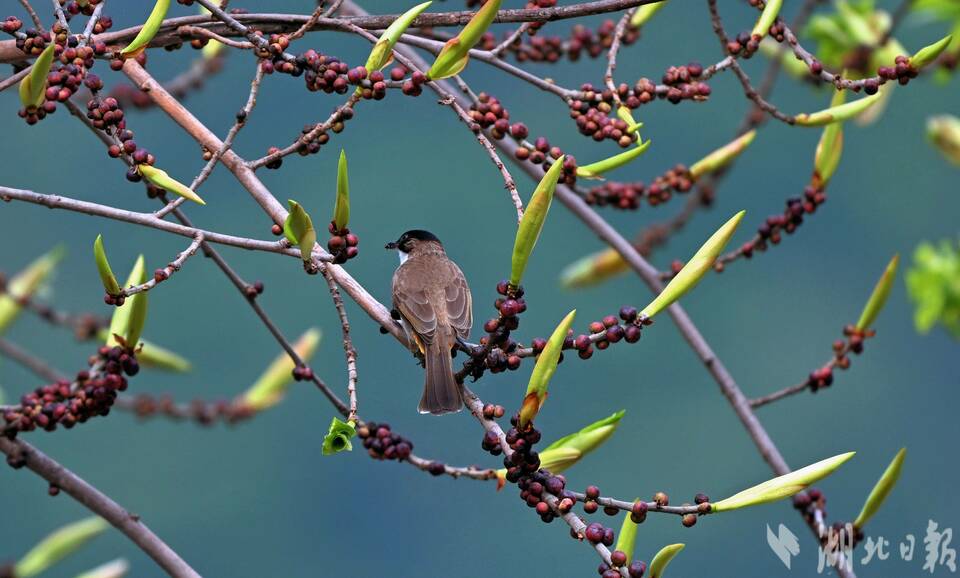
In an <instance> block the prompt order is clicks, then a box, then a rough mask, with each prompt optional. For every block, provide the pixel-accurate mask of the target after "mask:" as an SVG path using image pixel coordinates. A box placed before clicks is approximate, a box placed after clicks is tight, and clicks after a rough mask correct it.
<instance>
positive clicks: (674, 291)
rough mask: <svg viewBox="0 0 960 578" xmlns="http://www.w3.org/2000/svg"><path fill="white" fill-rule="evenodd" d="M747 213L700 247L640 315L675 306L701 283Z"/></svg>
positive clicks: (728, 224) (651, 314) (654, 313)
mask: <svg viewBox="0 0 960 578" xmlns="http://www.w3.org/2000/svg"><path fill="white" fill-rule="evenodd" d="M745 213H746V211H740V212H739V213H737V214H736V215H734V216H733V217H731V218H730V220H729V221H727V222H726V223H724V224H723V226H722V227H720V228H719V229H717V232H716V233H714V234H713V235H712V236H711V237H710V238H709V239H707V242H706V243H704V244H703V246H702V247H700V250H699V251H697V252H696V253H695V254H694V255H693V257H691V258H690V260H689V261H687V264H686V265H684V266H683V269H681V270H680V272H679V273H677V275H676V276H675V277H674V278H673V279H671V280H670V283H668V284H667V286H666V287H664V288H663V291H661V292H660V294H659V295H657V296H656V298H654V300H653V301H651V302H650V304H649V305H647V306H646V307H644V308H643V311H641V312H640V314H641V315H644V316H646V317H653V316H654V315H656V314H657V313H660V312H661V311H663V310H664V309H666V308H667V307H669V306H670V305H671V304H673V302H674V301H676V300H677V299H679V298H680V297H682V296H683V295H684V294H685V293H686V292H687V291H689V290H691V289H693V288H694V287H695V286H696V285H697V283H699V282H700V279H702V278H703V276H704V275H706V273H707V271H709V270H710V268H711V267H713V264H714V262H716V260H717V257H719V256H720V252H721V251H723V248H724V247H726V246H727V241H729V240H730V237H732V236H733V232H734V231H736V230H737V226H739V225H740V221H741V220H742V219H743V215H744V214H745Z"/></svg>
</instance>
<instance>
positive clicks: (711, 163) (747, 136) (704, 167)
mask: <svg viewBox="0 0 960 578" xmlns="http://www.w3.org/2000/svg"><path fill="white" fill-rule="evenodd" d="M756 136H757V130H756V129H754V130H751V131H750V132H747V133H744V134H742V135H740V136H738V137H737V138H735V139H734V140H732V141H730V142H729V143H727V144H725V145H724V146H722V147H720V148H718V149H717V150H715V151H713V152H712V153H710V154H708V155H707V156H705V157H703V158H702V159H700V160H699V161H697V162H695V163H693V166H691V167H690V178H691V179H693V180H694V181H696V180H697V179H699V178H700V177H702V176H703V175H705V174H708V173H712V172H715V171H718V170H720V169H722V168H723V167H725V166H727V165H728V164H730V163H731V162H732V161H733V159H735V158H737V157H738V156H740V153H742V152H743V151H745V150H746V149H747V147H748V146H750V143H752V142H753V139H754V137H756Z"/></svg>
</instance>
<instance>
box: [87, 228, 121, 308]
mask: <svg viewBox="0 0 960 578" xmlns="http://www.w3.org/2000/svg"><path fill="white" fill-rule="evenodd" d="M93 260H94V262H95V263H96V264H97V273H99V274H100V281H101V282H102V283H103V289H104V291H106V292H107V294H109V295H119V294H120V284H119V283H117V278H116V277H115V276H114V274H113V269H111V268H110V262H109V261H107V253H106V251H104V250H103V235H97V238H96V240H94V242H93Z"/></svg>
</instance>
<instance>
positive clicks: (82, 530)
mask: <svg viewBox="0 0 960 578" xmlns="http://www.w3.org/2000/svg"><path fill="white" fill-rule="evenodd" d="M109 527H110V525H109V524H107V522H106V520H104V519H103V518H100V517H99V516H94V517H91V518H86V519H83V520H80V521H79V522H74V523H72V524H68V525H66V526H64V527H62V528H60V529H59V530H57V531H55V532H54V533H52V534H50V535H49V536H47V537H46V538H44V539H43V541H42V542H40V543H39V544H37V545H36V546H34V547H33V549H32V550H30V551H29V552H27V554H26V556H24V557H23V558H22V559H21V560H20V561H19V562H17V564H16V565H15V566H14V567H13V575H14V576H16V577H17V578H32V577H33V576H36V575H37V574H40V573H41V572H43V571H44V570H46V569H47V568H49V567H51V566H53V565H54V564H56V563H57V562H59V561H60V560H62V559H64V558H66V557H67V556H69V555H70V554H73V553H74V552H76V551H77V550H79V549H80V548H82V547H83V546H84V545H85V544H86V543H87V542H89V541H90V540H92V539H93V538H96V537H97V536H99V535H100V534H102V533H103V532H104V531H105V530H106V529H107V528H109Z"/></svg>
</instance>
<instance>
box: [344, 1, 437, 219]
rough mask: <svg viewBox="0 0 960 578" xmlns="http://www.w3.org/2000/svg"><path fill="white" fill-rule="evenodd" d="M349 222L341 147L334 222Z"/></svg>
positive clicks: (346, 187)
mask: <svg viewBox="0 0 960 578" xmlns="http://www.w3.org/2000/svg"><path fill="white" fill-rule="evenodd" d="M427 4H429V2H427ZM349 222H350V180H349V178H348V177H347V152H346V151H345V150H342V149H341V150H340V161H339V162H338V163H337V201H336V203H335V204H334V206H333V224H334V225H336V227H337V229H344V228H346V226H347V224H348V223H349Z"/></svg>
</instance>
